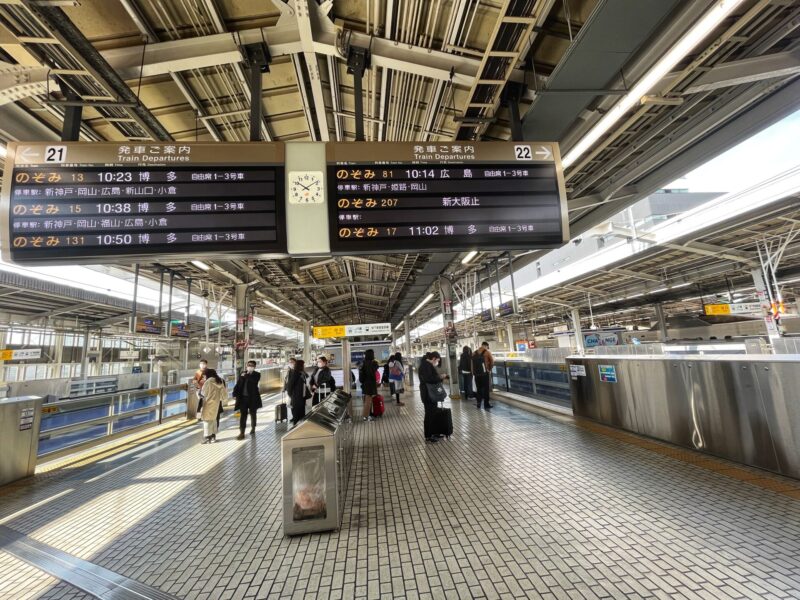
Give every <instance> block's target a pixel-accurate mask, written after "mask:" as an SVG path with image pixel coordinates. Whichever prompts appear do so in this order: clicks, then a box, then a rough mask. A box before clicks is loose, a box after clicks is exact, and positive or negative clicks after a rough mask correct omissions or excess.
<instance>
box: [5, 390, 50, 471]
mask: <svg viewBox="0 0 800 600" xmlns="http://www.w3.org/2000/svg"><path fill="white" fill-rule="evenodd" d="M41 422H42V397H41V396H20V397H17V398H3V399H0V440H3V449H2V452H0V485H4V484H6V483H11V482H12V481H17V480H18V479H23V478H24V477H29V476H31V475H33V473H34V471H35V470H36V453H37V452H38V450H39V426H40V425H41Z"/></svg>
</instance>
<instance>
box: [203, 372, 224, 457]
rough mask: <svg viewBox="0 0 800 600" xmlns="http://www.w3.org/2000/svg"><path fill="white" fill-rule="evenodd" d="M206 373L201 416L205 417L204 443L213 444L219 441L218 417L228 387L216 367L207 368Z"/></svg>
mask: <svg viewBox="0 0 800 600" xmlns="http://www.w3.org/2000/svg"><path fill="white" fill-rule="evenodd" d="M205 375H206V381H205V383H204V384H203V399H204V402H203V411H202V413H201V415H200V416H201V418H202V419H203V443H204V444H211V443H213V442H216V441H217V431H219V423H218V422H217V417H218V415H219V408H220V406H221V405H222V403H223V402H225V399H226V398H227V396H228V389H227V387H226V386H225V382H224V381H223V380H222V378H221V377H220V376H219V375H217V372H216V371H215V370H214V369H206V372H205Z"/></svg>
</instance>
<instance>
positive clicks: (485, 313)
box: [481, 308, 494, 323]
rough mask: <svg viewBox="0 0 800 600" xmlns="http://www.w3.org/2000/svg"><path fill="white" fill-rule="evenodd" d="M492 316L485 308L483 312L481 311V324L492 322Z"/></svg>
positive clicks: (490, 310) (489, 310) (489, 309)
mask: <svg viewBox="0 0 800 600" xmlns="http://www.w3.org/2000/svg"><path fill="white" fill-rule="evenodd" d="M493 319H494V316H493V315H492V309H491V308H487V309H486V310H484V311H481V323H486V322H487V321H492V320H493Z"/></svg>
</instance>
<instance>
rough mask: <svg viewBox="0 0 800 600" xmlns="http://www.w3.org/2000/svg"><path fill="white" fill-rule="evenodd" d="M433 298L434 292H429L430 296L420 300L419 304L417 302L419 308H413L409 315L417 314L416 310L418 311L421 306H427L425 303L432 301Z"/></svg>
mask: <svg viewBox="0 0 800 600" xmlns="http://www.w3.org/2000/svg"><path fill="white" fill-rule="evenodd" d="M431 298H433V294H428V296H427V297H426V298H425V300H423V301H422V302H420V303H419V304H417V308H415V309H414V310H412V311H411V312H410V313H408V316H409V317H413V316H414V315H415V314H416V312H417V311H418V310H419V309H420V308H422V307H423V306H425V305H426V304H427V303H428V302H430V301H431Z"/></svg>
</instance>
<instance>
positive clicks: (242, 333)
mask: <svg viewBox="0 0 800 600" xmlns="http://www.w3.org/2000/svg"><path fill="white" fill-rule="evenodd" d="M249 289H250V286H248V285H247V284H246V283H237V284H236V287H235V290H234V292H235V298H234V304H235V306H236V341H235V342H234V352H235V359H234V360H235V362H234V365H233V370H234V371H235V372H237V373H239V372H241V371H242V370H244V366H245V365H244V363H245V357H246V356H247V340H248V334H249V332H248V325H249V323H248V319H247V317H248V312H247V311H248V304H247V290H249Z"/></svg>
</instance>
